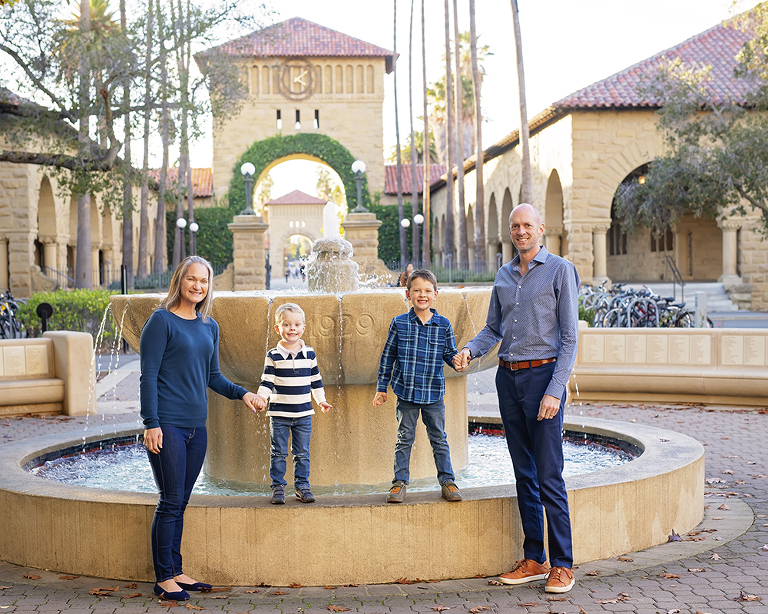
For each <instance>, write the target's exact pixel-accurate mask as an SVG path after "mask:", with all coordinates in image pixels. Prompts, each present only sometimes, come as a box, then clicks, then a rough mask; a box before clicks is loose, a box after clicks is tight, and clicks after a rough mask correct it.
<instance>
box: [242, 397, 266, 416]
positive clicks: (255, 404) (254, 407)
mask: <svg viewBox="0 0 768 614" xmlns="http://www.w3.org/2000/svg"><path fill="white" fill-rule="evenodd" d="M243 403H245V406H246V407H247V408H248V409H250V410H251V411H254V412H255V411H261V410H262V409H264V407H266V405H267V404H266V403H265V402H264V399H262V398H261V397H260V396H259V395H258V394H256V393H254V392H246V393H245V396H244V397H243Z"/></svg>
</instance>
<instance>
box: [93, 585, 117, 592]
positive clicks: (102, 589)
mask: <svg viewBox="0 0 768 614" xmlns="http://www.w3.org/2000/svg"><path fill="white" fill-rule="evenodd" d="M96 590H97V591H113V592H114V591H119V590H120V587H119V586H100V587H99V588H97V589H96Z"/></svg>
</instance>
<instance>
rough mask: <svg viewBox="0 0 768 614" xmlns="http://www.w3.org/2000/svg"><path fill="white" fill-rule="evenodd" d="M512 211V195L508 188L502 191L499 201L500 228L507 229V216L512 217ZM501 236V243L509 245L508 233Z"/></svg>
mask: <svg viewBox="0 0 768 614" xmlns="http://www.w3.org/2000/svg"><path fill="white" fill-rule="evenodd" d="M512 209H514V204H513V203H512V194H511V193H510V191H509V188H507V189H506V190H504V197H503V198H502V201H501V224H500V226H503V227H504V228H509V216H510V215H512ZM500 234H501V237H500V238H501V241H502V242H503V243H510V242H511V241H512V239H510V238H509V233H508V232H502V233H500Z"/></svg>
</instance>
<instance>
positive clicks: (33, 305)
mask: <svg viewBox="0 0 768 614" xmlns="http://www.w3.org/2000/svg"><path fill="white" fill-rule="evenodd" d="M111 294H116V292H110V291H109V290H69V291H67V290H56V291H55V292H38V293H36V294H33V295H32V297H31V298H30V299H29V300H28V301H27V303H26V304H25V305H20V306H19V307H20V309H19V314H18V317H19V319H20V320H21V321H22V322H23V323H24V328H25V329H26V330H27V334H29V336H31V337H39V336H40V334H41V331H40V318H39V317H38V316H37V306H38V305H39V304H40V303H50V305H51V306H52V307H53V316H52V317H51V319H50V320H48V330H73V331H79V332H86V333H90V334H91V336H92V337H93V341H94V347H98V341H99V340H98V339H97V338H96V336H97V334H98V332H99V328H100V326H101V322H102V320H103V318H104V313H105V311H106V309H107V306H108V305H109V297H110V295H111ZM116 330H117V329H116V326H115V322H114V321H113V320H112V318H111V317H107V319H106V322H105V325H104V337H103V343H112V342H114V341H115V335H116Z"/></svg>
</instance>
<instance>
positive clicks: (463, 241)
mask: <svg viewBox="0 0 768 614" xmlns="http://www.w3.org/2000/svg"><path fill="white" fill-rule="evenodd" d="M457 5H458V3H457V0H453V37H454V45H453V47H454V52H455V53H454V58H455V60H456V117H457V120H456V123H457V124H458V125H457V127H456V144H457V147H456V180H457V182H458V184H459V190H458V191H459V202H458V215H459V217H458V219H457V220H456V221H457V222H458V225H459V268H460V269H466V268H468V264H467V261H468V260H469V251H468V250H469V248H468V244H467V213H466V209H465V204H464V129H463V125H462V123H463V122H462V118H463V117H464V112H463V111H462V105H461V103H462V98H463V95H462V94H463V93H464V92H463V90H462V85H463V83H462V74H461V53H460V51H459V10H458V6H457ZM451 142H452V141H451Z"/></svg>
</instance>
